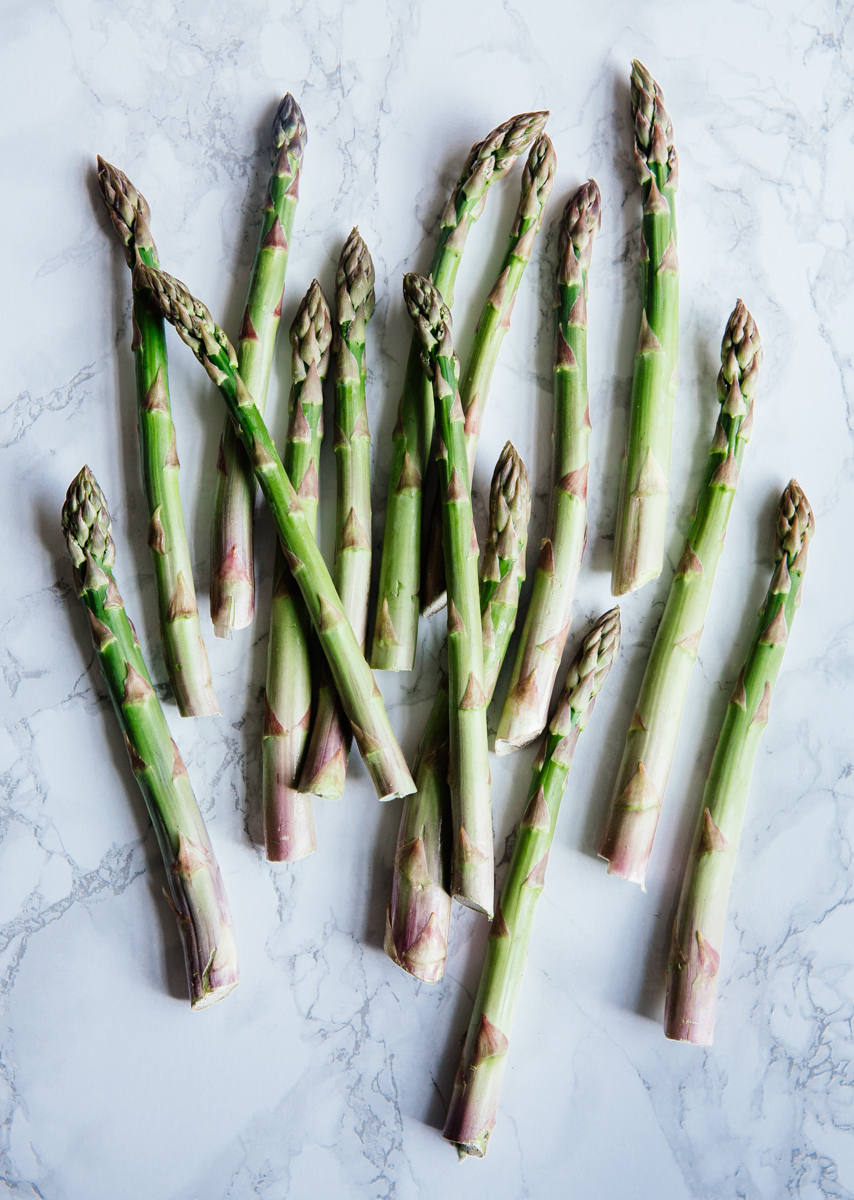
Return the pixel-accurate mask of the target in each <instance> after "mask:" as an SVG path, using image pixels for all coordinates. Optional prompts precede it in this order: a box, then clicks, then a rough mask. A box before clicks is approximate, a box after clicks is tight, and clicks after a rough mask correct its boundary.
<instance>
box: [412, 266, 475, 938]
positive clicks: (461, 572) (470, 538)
mask: <svg viewBox="0 0 854 1200" xmlns="http://www.w3.org/2000/svg"><path fill="white" fill-rule="evenodd" d="M403 294H404V298H405V300H406V307H407V309H408V310H409V315H410V317H411V318H412V320H413V322H414V323H415V328H416V331H417V333H418V337H419V340H420V341H421V344H422V345H423V347H424V356H423V366H424V370H425V372H426V373H427V374H428V375H429V376H430V378H431V379H432V383H433V394H434V396H435V398H436V423H437V427H438V428H437V432H438V436H439V443H440V444H439V448H438V450H437V453H436V457H437V458H438V460H439V489H440V493H441V496H442V524H443V542H444V546H445V574H446V575H447V579H448V696H449V722H450V750H449V753H450V759H449V763H450V771H449V779H450V785H451V809H452V814H453V822H454V824H453V834H452V847H453V849H452V854H453V873H452V882H451V892H452V894H453V896H455V897H456V899H457V900H459V901H460V902H461V903H462V904H466V905H468V907H469V908H474V909H475V910H476V911H478V912H482V913H485V914H486V915H487V916H492V903H493V898H494V884H493V866H492V861H493V856H492V810H491V807H490V801H489V784H490V778H489V746H488V743H487V731H486V695H485V693H484V690H483V685H484V676H483V665H484V664H483V635H482V632H481V624H480V602H479V596H478V583H477V553H478V546H477V534H476V533H475V529H474V520H473V517H472V505H471V487H470V483H469V468H468V458H467V455H466V439H465V418H464V415H463V406H462V404H461V403H460V394H459V391H458V389H457V379H458V371H459V364H458V361H457V356H456V355H455V354H454V347H453V343H452V341H451V314H450V312H449V311H448V308H447V306H446V305H445V304H444V303H443V301H442V297H441V295H440V294H439V290H438V288H437V287H435V286H434V285H433V284H432V283H430V282H429V281H428V280H426V279H423V278H422V277H421V276H420V275H405V276H404V278H403Z"/></svg>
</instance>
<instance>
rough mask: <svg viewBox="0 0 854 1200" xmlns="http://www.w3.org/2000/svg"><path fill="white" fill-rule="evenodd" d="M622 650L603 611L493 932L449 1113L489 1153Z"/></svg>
mask: <svg viewBox="0 0 854 1200" xmlns="http://www.w3.org/2000/svg"><path fill="white" fill-rule="evenodd" d="M619 649H620V613H619V609H616V608H615V609H612V610H611V612H608V613H606V614H605V615H604V616H603V617H600V619H599V621H598V622H597V623H596V625H594V627H593V629H592V630H591V631H590V633H589V634H588V635H587V637H586V639H585V641H584V644H583V645H582V647H581V649H580V651H579V653H578V654H577V656H576V658H575V660H574V662H573V663H572V666H571V667H570V669H569V674H568V676H567V680H566V687H565V688H564V692H563V695H562V696H561V698H560V702H559V704H558V708H557V712H556V713H555V715H554V717H553V718H552V721H551V724H550V725H549V729H548V733H547V734H546V737H545V740H544V742H543V746H542V749H541V750H540V753H539V756H538V758H537V760H536V762H535V763H534V776H533V780H532V782H531V788H530V791H529V792H528V804H527V807H526V809H525V812H524V815H523V816H522V819H521V821H520V823H519V828H518V830H517V832H516V841H515V844H514V847H513V856H512V858H511V860H510V869H509V871H508V873H507V879H506V882H505V884H504V887H503V888H502V890H501V899H500V901H499V904H498V909H497V911H496V913H495V920H494V921H493V923H492V929H491V931H490V935H489V941H488V943H487V950H486V962H485V963H484V966H483V971H482V973H481V977H480V986H479V987H478V990H477V998H476V1000H475V1003H474V1011H473V1013H472V1017H471V1022H470V1023H469V1029H468V1035H467V1037H466V1041H465V1046H464V1047H463V1053H462V1058H461V1060H460V1067H459V1071H458V1072H457V1078H456V1080H455V1082H454V1091H453V1094H452V1096H451V1104H450V1108H449V1110H448V1117H447V1120H446V1121H445V1137H446V1138H447V1139H448V1141H451V1142H456V1143H457V1146H458V1147H460V1149H461V1150H462V1151H463V1152H464V1153H466V1154H472V1155H474V1156H476V1157H477V1158H482V1157H483V1156H484V1154H485V1153H486V1147H487V1143H488V1141H489V1136H490V1134H491V1133H492V1130H493V1128H494V1127H495V1118H496V1115H497V1111H498V1100H499V1097H500V1094H501V1084H502V1081H503V1078H504V1068H505V1066H506V1063H507V1053H508V1050H509V1048H510V1034H511V1032H512V1027H513V1018H514V1016H515V1013H516V1003H517V1001H518V999H519V991H520V989H521V986H522V974H523V972H524V970H525V962H526V960H527V958H528V947H529V946H530V944H531V934H532V932H533V928H534V912H535V909H536V905H537V901H538V900H539V898H540V893H541V892H542V890H543V887H544V886H545V879H546V867H547V865H548V861H549V851H550V849H551V845H552V841H553V839H554V832H555V825H556V824H557V818H558V812H559V810H560V802H561V799H562V798H563V794H564V792H565V791H566V785H567V781H568V778H569V772H570V768H571V766H572V759H573V756H574V754H575V747H576V743H577V742H578V735H579V734H580V733H581V732H582V731H583V730H584V729H585V728H586V727H587V722H588V721H589V720H590V716H591V713H592V712H593V706H594V704H595V702H596V696H597V694H598V692H599V690H600V689H601V687H602V685H603V683H604V682H605V680H606V678H607V677H608V672H609V671H610V669H611V664H612V663H613V662H614V660H615V659H616V657H617V654H618V652H619Z"/></svg>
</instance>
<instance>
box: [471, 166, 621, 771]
mask: <svg viewBox="0 0 854 1200" xmlns="http://www.w3.org/2000/svg"><path fill="white" fill-rule="evenodd" d="M601 224H602V203H601V197H600V195H599V188H598V187H597V186H596V183H595V182H594V180H592V179H590V180H588V181H587V183H585V184H583V185H582V187H580V188H579V189H578V190H577V191H576V192H575V193H573V195H572V196H570V198H569V201H568V203H567V205H566V208H565V209H564V213H563V218H562V220H561V226H560V246H559V253H560V261H559V264H558V269H557V304H556V312H557V334H556V337H555V352H554V397H555V420H554V437H553V451H552V494H551V505H550V512H549V527H548V534H547V536H546V537H545V538H544V539H543V543H542V546H541V548H540V556H539V559H538V560H537V570H536V574H535V575H534V590H533V592H532V594H531V600H530V603H529V605H528V612H527V614H526V616H525V624H524V626H523V627H522V637H521V638H520V640H519V646H518V648H517V650H516V661H515V662H514V664H513V673H512V674H511V676H510V684H509V687H508V690H507V698H506V699H505V701H504V709H503V711H502V713H501V720H500V722H499V725H498V734H497V736H496V739H495V753H496V754H507V753H509V752H510V751H511V750H517V749H518V748H519V747H520V746H527V744H528V743H529V742H532V741H533V740H534V738H536V737H539V735H540V734H541V733H542V731H543V729H545V726H546V721H547V720H548V716H549V701H550V700H551V695H552V688H553V687H554V681H555V676H556V675H557V670H558V667H559V666H560V660H561V656H562V654H563V648H564V646H565V644H566V637H567V634H568V633H569V626H570V622H571V620H572V600H573V596H574V595H575V585H576V583H577V581H578V573H579V570H580V568H581V558H582V555H583V554H584V547H585V544H586V542H587V473H588V466H589V458H590V455H589V444H590V409H589V403H588V401H589V395H588V389H587V275H588V272H589V270H590V260H591V256H592V253H593V240H594V238H595V237H596V234H597V233H598V232H599V229H600V227H601Z"/></svg>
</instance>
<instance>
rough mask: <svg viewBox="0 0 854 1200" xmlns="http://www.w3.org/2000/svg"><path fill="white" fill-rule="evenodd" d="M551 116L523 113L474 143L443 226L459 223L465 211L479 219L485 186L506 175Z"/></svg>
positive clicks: (444, 214)
mask: <svg viewBox="0 0 854 1200" xmlns="http://www.w3.org/2000/svg"><path fill="white" fill-rule="evenodd" d="M548 118H549V114H548V112H529V113H520V114H519V115H518V116H516V117H511V118H510V120H509V121H505V122H504V124H503V125H499V126H498V128H497V129H493V131H492V133H490V134H488V135H487V136H486V137H485V138H484V139H483V141H482V142H476V143H475V144H474V145H473V146H472V148H471V150H470V151H469V155H468V158H467V159H466V161H465V165H464V166H463V169H462V172H461V174H460V178H459V182H458V183H457V186H456V187H455V188H454V191H453V193H452V195H451V198H450V200H449V201H448V206H447V208H446V209H445V212H444V213H443V215H442V225H443V226H445V227H453V226H455V225H457V224H458V223H459V221H460V219H461V217H462V215H463V212H464V211H468V212H469V213H470V215H471V219H472V220H477V218H478V217H479V216H480V214H481V211H482V210H483V204H484V201H485V199H486V189H487V188H488V187H489V185H490V184H491V183H495V182H496V180H498V179H501V178H502V177H503V176H504V175H506V174H507V172H508V171H509V170H510V168H511V167H512V166H513V164H514V163H515V161H516V159H517V158H518V157H519V155H520V154H524V152H525V151H526V150H527V148H528V146H530V144H531V142H532V141H533V140H534V138H536V137H539V135H540V134H541V133H542V131H543V127H544V126H545V123H546V121H547V120H548Z"/></svg>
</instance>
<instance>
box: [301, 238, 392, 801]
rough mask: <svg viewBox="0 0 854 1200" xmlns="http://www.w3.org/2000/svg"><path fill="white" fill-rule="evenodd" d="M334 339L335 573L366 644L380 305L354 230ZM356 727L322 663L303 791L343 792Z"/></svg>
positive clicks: (341, 266)
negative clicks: (373, 347) (369, 356)
mask: <svg viewBox="0 0 854 1200" xmlns="http://www.w3.org/2000/svg"><path fill="white" fill-rule="evenodd" d="M335 286H336V299H335V307H336V315H337V320H338V334H337V339H336V344H335V442H334V445H335V467H336V475H337V485H338V503H337V506H336V529H335V534H336V538H335V570H334V571H333V578H334V580H335V586H336V588H337V589H338V595H339V596H340V597H341V603H342V604H343V605H344V612H345V613H346V614H347V619H348V621H349V622H350V624H351V625H352V626H353V632H354V633H355V634H356V637H357V638H358V639H359V642H360V644H361V645H362V647H363V648H364V645H365V633H366V629H367V623H368V595H369V592H370V589H371V434H370V430H369V428H368V407H367V404H366V402H365V380H366V377H367V366H366V360H365V325H366V324H367V322H368V321H369V320H370V318H371V313H372V312H373V311H374V264H373V261H372V260H371V256H370V253H369V252H368V247H367V246H366V245H365V243H364V241H363V240H362V238H361V237H360V236H359V231H358V229H354V230H353V231H352V233H351V234H350V236H349V238H348V239H347V241H346V243H345V245H344V249H343V250H342V252H341V258H340V259H339V262H338V273H337V275H336V279H335ZM350 740H351V738H350V725H349V722H348V721H347V718H346V717H345V716H344V710H343V709H342V708H341V703H340V701H339V700H338V693H337V692H336V691H335V684H334V683H333V681H332V675H331V673H330V671H329V669H328V668H327V667H324V666H323V665H322V664H321V671H320V678H319V687H318V699H317V714H316V716H315V718H314V725H313V727H312V731H311V741H310V742H309V746H308V751H307V752H306V756H305V765H304V766H303V771H302V779H301V782H300V791H303V792H311V793H313V794H314V795H315V796H322V797H323V798H324V799H326V800H339V799H340V798H341V796H343V794H344V781H345V779H346V778H347V758H348V755H349V753H350Z"/></svg>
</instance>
